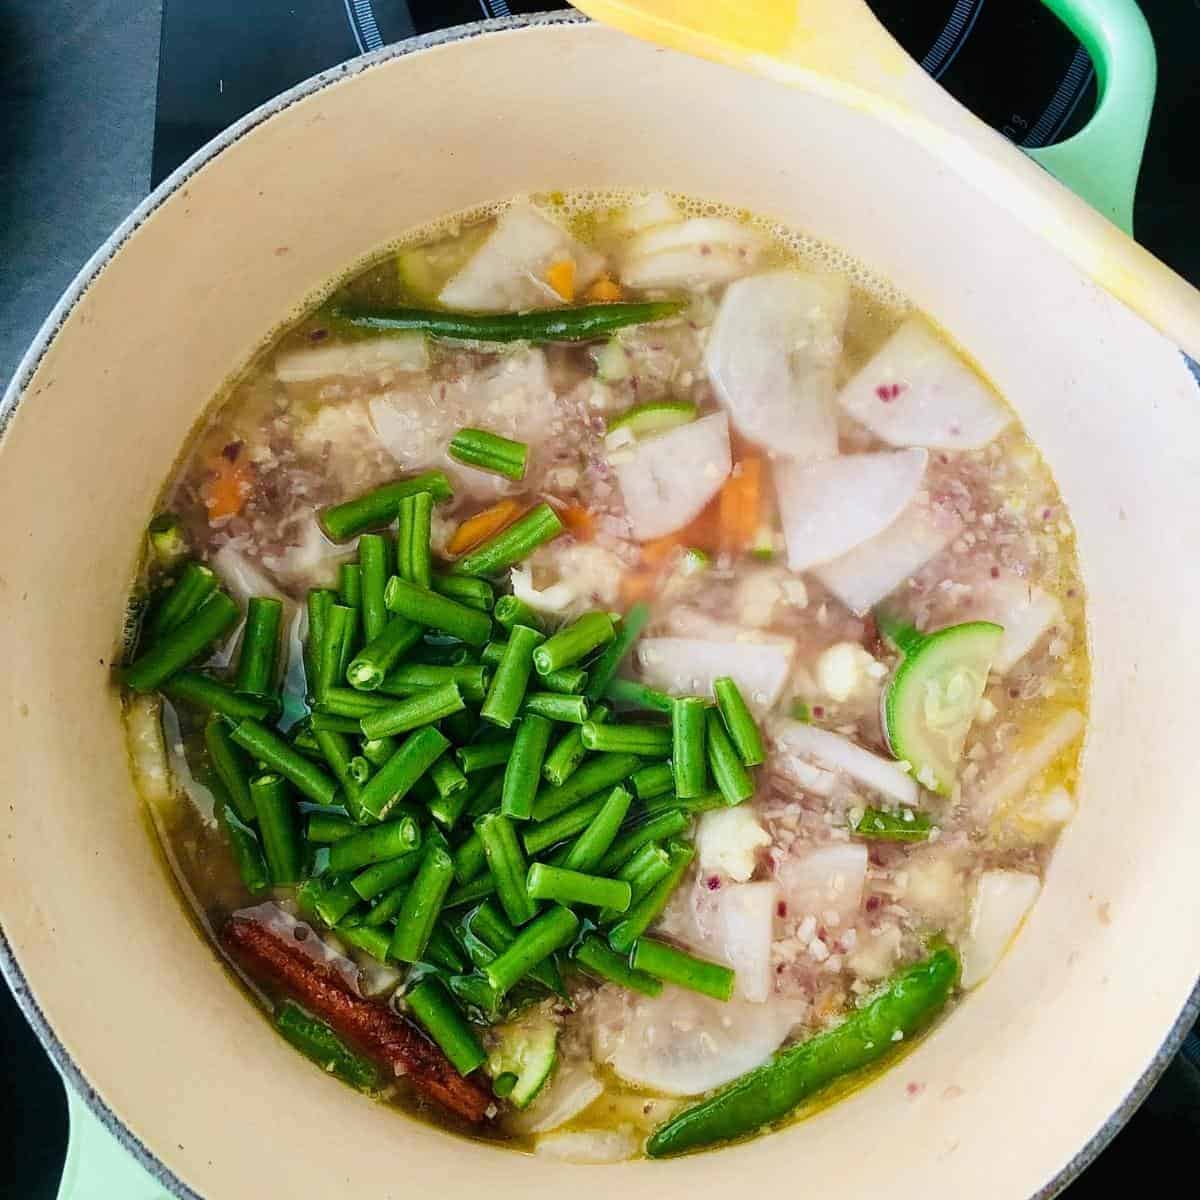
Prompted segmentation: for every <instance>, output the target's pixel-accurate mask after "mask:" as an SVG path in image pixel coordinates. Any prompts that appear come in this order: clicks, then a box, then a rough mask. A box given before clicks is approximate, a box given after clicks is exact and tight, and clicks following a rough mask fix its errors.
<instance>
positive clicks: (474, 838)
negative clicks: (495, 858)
mask: <svg viewBox="0 0 1200 1200" xmlns="http://www.w3.org/2000/svg"><path fill="white" fill-rule="evenodd" d="M486 867H487V855H486V854H484V852H483V838H481V837H480V836H479V834H478V833H472V834H471V836H470V837H469V838H467V839H466V840H465V841H464V842H461V843H460V844H459V845H458V847H457V848H456V849H455V851H454V880H455V882H456V883H460V884H462V883H470V882H471V880H472V879H477V878H478V877H479V875H480V874H481V872H482V871H483V870H484V869H485V868H486Z"/></svg>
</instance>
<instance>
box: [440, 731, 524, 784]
mask: <svg viewBox="0 0 1200 1200" xmlns="http://www.w3.org/2000/svg"><path fill="white" fill-rule="evenodd" d="M515 742H516V738H515V737H506V738H499V739H497V740H496V741H494V742H472V743H471V744H470V745H469V746H459V748H458V749H457V750H455V752H454V757H455V758H456V759H457V760H458V765H459V767H460V768H461V770H462V772H463V774H464V775H474V774H475V772H476V771H490V770H491V769H492V768H493V767H502V766H504V764H505V763H506V762H508V759H509V756H510V755H511V754H512V752H513V745H514V744H515Z"/></svg>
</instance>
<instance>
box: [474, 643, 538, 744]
mask: <svg viewBox="0 0 1200 1200" xmlns="http://www.w3.org/2000/svg"><path fill="white" fill-rule="evenodd" d="M542 641H543V638H542V635H541V634H540V633H538V631H537V630H536V629H530V628H529V627H528V626H527V625H514V626H513V629H512V635H511V636H510V637H509V639H508V641H507V642H506V643H505V646H504V657H503V658H501V660H500V662H499V664H498V665H497V667H496V672H495V674H494V675H493V676H492V682H491V685H490V686H489V688H488V693H487V698H486V699H485V700H484V702H483V707H482V708H481V709H480V710H479V715H480V716H481V717H482V718H483V719H484V720H485V721H490V722H491V723H492V724H493V725H499V726H500V727H501V728H503V729H508V728H509V727H510V726H511V725H512V723H513V721H515V720H516V719H517V713H518V712H519V711H520V708H521V701H522V700H523V699H524V698H525V691H526V689H527V688H528V686H529V676H530V673H531V671H532V670H533V653H534V650H535V649H536V648H537V647H538V645H539V644H540V643H541V642H542Z"/></svg>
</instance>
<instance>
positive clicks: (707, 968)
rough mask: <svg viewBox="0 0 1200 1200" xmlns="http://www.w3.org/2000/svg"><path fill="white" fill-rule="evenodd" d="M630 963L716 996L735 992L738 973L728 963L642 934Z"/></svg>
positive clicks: (639, 968) (686, 986) (691, 988)
mask: <svg viewBox="0 0 1200 1200" xmlns="http://www.w3.org/2000/svg"><path fill="white" fill-rule="evenodd" d="M629 965H630V966H631V967H632V968H633V969H634V970H635V971H645V972H646V974H647V975H653V976H654V977H655V978H656V979H661V980H663V981H664V982H665V983H673V984H675V985H676V986H677V987H682V988H687V989H689V991H693V992H700V993H701V994H702V995H705V996H711V997H712V998H713V999H714V1000H728V999H729V998H730V997H731V996H732V995H733V984H734V973H733V971H731V970H730V969H729V968H728V967H726V966H722V965H721V964H720V963H715V962H709V961H707V960H706V959H703V958H697V957H696V956H695V955H693V954H688V953H687V952H686V951H684V950H679V949H677V948H676V947H675V946H669V945H668V944H667V943H666V942H659V941H655V940H654V939H653V938H647V937H642V938H638V940H637V941H636V942H634V944H633V954H632V955H631V957H630V961H629Z"/></svg>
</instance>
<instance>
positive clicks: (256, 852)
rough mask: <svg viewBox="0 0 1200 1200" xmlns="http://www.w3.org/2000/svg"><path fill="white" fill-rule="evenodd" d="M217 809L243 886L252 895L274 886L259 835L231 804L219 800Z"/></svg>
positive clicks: (218, 820)
mask: <svg viewBox="0 0 1200 1200" xmlns="http://www.w3.org/2000/svg"><path fill="white" fill-rule="evenodd" d="M216 810H217V824H218V825H219V826H220V827H221V829H222V830H223V831H224V833H225V839H226V841H228V842H229V852H230V853H231V854H232V855H233V861H234V863H235V864H236V866H237V869H238V874H239V875H240V876H241V878H242V884H243V886H244V887H245V889H246V891H248V892H249V893H250V895H252V896H258V895H261V894H262V893H263V892H265V891H266V890H267V889H268V888H269V887H270V886H271V876H270V873H269V871H268V869H267V862H266V859H265V858H263V852H262V847H261V846H260V845H259V841H258V835H257V834H256V833H255V832H254V830H253V829H251V828H250V826H249V825H247V824H246V822H245V821H243V820H242V819H241V817H240V816H238V813H237V811H236V810H235V809H234V807H233V805H232V804H224V803H218V804H217V805H216Z"/></svg>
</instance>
